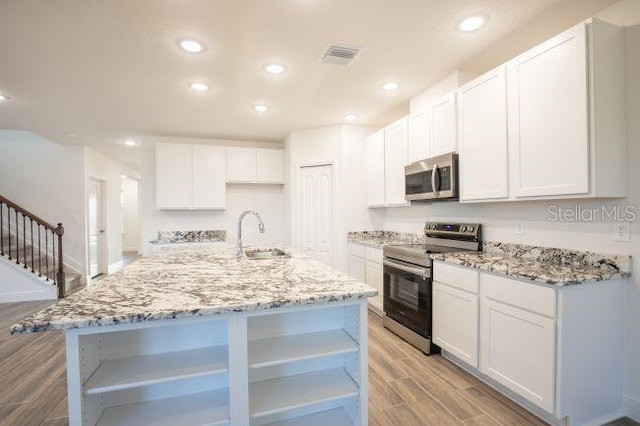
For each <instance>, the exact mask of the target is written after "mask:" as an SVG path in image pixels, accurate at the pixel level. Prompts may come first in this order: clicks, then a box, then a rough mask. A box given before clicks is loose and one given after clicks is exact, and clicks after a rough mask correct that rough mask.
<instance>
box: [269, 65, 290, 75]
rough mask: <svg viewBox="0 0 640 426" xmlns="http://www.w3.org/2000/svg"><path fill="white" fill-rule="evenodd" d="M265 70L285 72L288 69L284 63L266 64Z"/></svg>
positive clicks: (275, 72)
mask: <svg viewBox="0 0 640 426" xmlns="http://www.w3.org/2000/svg"><path fill="white" fill-rule="evenodd" d="M264 70H265V71H266V72H268V73H269V74H276V75H277V74H282V73H283V72H285V71H286V70H287V67H285V66H284V65H282V64H267V65H265V66H264Z"/></svg>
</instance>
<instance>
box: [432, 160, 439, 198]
mask: <svg viewBox="0 0 640 426" xmlns="http://www.w3.org/2000/svg"><path fill="white" fill-rule="evenodd" d="M437 174H438V165H437V164H434V165H433V169H432V170H431V191H432V192H433V193H434V195H435V196H436V197H437V196H438V192H440V190H439V188H438V187H439V186H440V182H438V185H437V186H436V175H437Z"/></svg>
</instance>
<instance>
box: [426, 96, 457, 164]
mask: <svg viewBox="0 0 640 426" xmlns="http://www.w3.org/2000/svg"><path fill="white" fill-rule="evenodd" d="M456 109H457V108H456V95H455V93H452V94H450V95H447V96H445V97H444V98H442V99H441V100H440V101H439V102H436V103H435V104H434V105H433V106H432V107H431V156H432V157H435V156H437V155H441V154H446V153H448V152H454V151H458V134H457V133H458V130H457V126H458V122H457V116H456Z"/></svg>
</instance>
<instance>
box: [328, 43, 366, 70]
mask: <svg viewBox="0 0 640 426" xmlns="http://www.w3.org/2000/svg"><path fill="white" fill-rule="evenodd" d="M358 53H360V48H358V47H354V46H345V45H339V44H331V45H329V46H328V47H327V48H326V49H325V51H324V54H323V55H322V61H323V62H326V63H329V64H337V65H350V64H351V62H352V61H353V60H354V59H355V58H356V56H358Z"/></svg>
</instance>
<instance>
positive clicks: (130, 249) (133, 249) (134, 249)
mask: <svg viewBox="0 0 640 426" xmlns="http://www.w3.org/2000/svg"><path fill="white" fill-rule="evenodd" d="M122 251H135V252H136V253H138V252H139V251H140V249H139V248H138V247H122Z"/></svg>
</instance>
